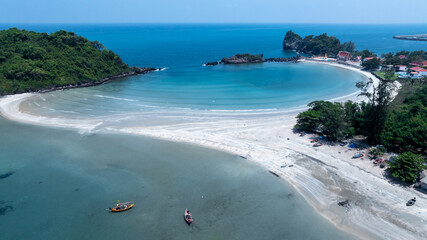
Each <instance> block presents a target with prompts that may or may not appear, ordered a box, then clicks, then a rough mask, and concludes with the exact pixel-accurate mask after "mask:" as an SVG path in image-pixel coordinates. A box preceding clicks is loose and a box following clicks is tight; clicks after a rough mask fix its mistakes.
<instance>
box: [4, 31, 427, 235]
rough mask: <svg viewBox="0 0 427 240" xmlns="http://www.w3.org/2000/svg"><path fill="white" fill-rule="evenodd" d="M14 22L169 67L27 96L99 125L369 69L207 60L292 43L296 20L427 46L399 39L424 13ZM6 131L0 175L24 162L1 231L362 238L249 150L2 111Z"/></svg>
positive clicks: (29, 106) (313, 90)
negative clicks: (399, 18) (13, 118)
mask: <svg viewBox="0 0 427 240" xmlns="http://www.w3.org/2000/svg"><path fill="white" fill-rule="evenodd" d="M9 27H18V28H21V29H22V28H25V29H27V30H33V31H38V32H53V31H57V30H62V29H65V30H68V31H74V32H76V33H77V34H79V35H82V36H84V37H87V38H89V39H90V40H98V41H100V42H101V43H102V44H104V45H105V46H106V47H107V48H108V49H110V50H113V51H114V52H116V53H118V54H119V55H120V56H121V57H122V59H123V60H124V61H125V62H126V63H128V64H129V65H132V66H140V67H148V66H152V67H158V68H166V69H165V70H163V71H158V72H153V73H149V74H146V75H140V76H135V77H130V78H126V79H122V80H118V81H113V82H111V83H108V84H103V85H100V86H96V87H91V88H84V89H72V90H67V91H58V92H51V93H47V94H44V95H39V96H36V97H34V98H32V99H30V100H27V101H25V102H24V103H23V104H22V107H23V109H25V111H27V112H28V113H31V114H36V115H43V116H45V117H48V118H51V119H54V118H55V119H60V120H63V121H66V120H67V119H74V120H76V121H77V122H78V121H80V120H81V121H83V120H88V119H89V120H91V119H92V120H93V119H95V120H96V121H102V122H103V125H100V127H99V129H102V127H107V126H109V125H114V126H115V127H120V126H121V125H126V126H129V125H136V126H141V125H151V124H157V125H158V124H160V125H161V124H167V123H168V121H171V122H175V123H176V122H179V121H183V119H190V118H193V119H192V120H194V119H197V120H200V119H204V120H206V119H208V120H209V119H211V118H216V117H224V116H225V115H227V114H236V112H237V114H240V111H244V112H245V113H247V112H254V113H257V112H259V111H267V112H268V111H274V110H286V109H289V108H294V107H299V106H304V105H306V104H307V103H309V102H310V101H312V100H316V99H331V98H336V97H339V96H342V95H346V94H351V93H353V92H355V91H356V88H355V87H354V84H355V82H357V81H362V80H366V79H365V78H363V77H362V76H360V75H359V74H357V73H355V72H353V71H349V70H346V69H340V68H336V67H331V66H324V65H317V64H310V63H299V64H288V63H267V64H258V65H238V66H234V65H233V66H226V65H219V66H214V67H204V66H202V64H203V63H205V62H208V61H217V60H221V59H222V57H225V56H231V55H234V54H236V53H246V52H249V53H252V54H259V53H264V55H265V56H266V57H290V56H294V55H295V54H296V53H295V52H285V51H282V41H283V37H284V35H285V34H286V32H287V31H288V30H293V31H294V32H296V33H298V34H300V35H303V36H305V35H308V34H321V33H324V32H327V33H328V34H330V35H335V36H337V37H338V38H340V39H341V40H342V41H349V40H351V41H353V42H355V44H356V46H357V48H358V49H365V48H368V49H370V50H373V51H375V52H377V53H385V52H391V51H398V50H403V49H405V50H427V42H414V41H402V40H394V39H392V37H393V36H394V35H398V34H415V33H425V32H427V25H316V24H243V25H235V24H223V25H216V24H150V25H148V24H103V25H94V24H78V25H66V24H65V25H64V24H62V25H61V24H55V25H35V24H0V29H7V28H9ZM159 116H160V117H159ZM248 116H249V115H248ZM243 117H245V116H243ZM153 119H155V120H153ZM159 119H162V120H161V121H160V120H159ZM162 121H164V122H162ZM0 131H1V132H2V134H1V135H0V175H2V174H5V173H13V174H11V175H8V176H7V177H4V178H1V179H0V234H1V235H0V239H2V240H3V239H119V238H123V239H353V236H349V235H348V234H346V233H344V232H342V231H340V230H339V229H337V228H336V227H335V226H334V225H332V224H331V223H330V222H329V221H327V220H326V219H324V218H323V217H321V216H320V215H319V214H318V213H317V212H316V211H315V210H314V209H313V208H312V207H311V206H310V205H309V204H308V203H307V202H306V201H305V200H304V199H303V198H302V197H301V196H300V195H299V194H298V192H297V191H296V190H295V189H293V188H292V187H291V186H289V185H288V184H286V182H284V181H282V180H279V179H277V178H275V177H273V176H272V175H271V174H269V173H268V172H267V171H266V170H265V169H261V168H259V167H258V166H255V165H254V164H251V163H250V162H248V161H246V160H243V159H242V158H240V157H239V156H233V155H230V154H226V153H222V152H218V151H213V150H210V149H205V148H200V147H196V146H192V145H186V144H178V143H170V142H164V141H158V140H154V139H150V138H142V137H137V136H128V135H115V134H106V133H103V132H102V131H95V132H92V133H90V134H87V133H85V134H81V133H79V132H78V131H75V130H67V129H65V130H64V129H57V128H49V127H41V126H29V125H25V124H20V123H14V122H10V121H8V120H5V119H0ZM3 176H6V175H3ZM118 199H120V200H123V201H126V200H133V201H135V202H136V206H135V209H133V210H131V211H128V212H125V213H123V214H118V215H114V214H109V213H108V212H106V211H105V208H108V207H110V206H111V205H113V204H114V203H115V202H116V201H117V200H118ZM185 208H190V209H191V210H192V211H193V214H194V216H195V219H196V222H197V223H196V224H195V225H193V226H192V227H188V226H187V225H186V224H185V223H184V221H183V219H182V212H183V210H184V209H185Z"/></svg>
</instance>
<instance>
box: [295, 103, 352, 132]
mask: <svg viewBox="0 0 427 240" xmlns="http://www.w3.org/2000/svg"><path fill="white" fill-rule="evenodd" d="M308 106H309V107H310V109H309V110H307V111H305V112H302V113H300V114H298V116H297V124H296V125H295V128H297V129H300V130H304V131H317V132H319V133H321V134H323V135H325V136H327V137H328V138H329V139H331V140H337V139H342V138H343V137H344V136H345V134H346V124H345V116H344V115H345V113H344V108H343V106H342V105H341V104H340V103H331V102H327V101H314V102H311V103H310V104H308Z"/></svg>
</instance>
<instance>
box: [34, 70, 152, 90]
mask: <svg viewBox="0 0 427 240" xmlns="http://www.w3.org/2000/svg"><path fill="white" fill-rule="evenodd" d="M157 70H159V69H157V68H152V67H148V68H146V67H143V68H139V67H132V71H130V72H124V73H120V74H117V75H114V76H110V77H106V78H102V79H99V80H98V81H96V82H86V83H85V82H83V83H78V84H70V85H67V86H61V87H52V88H45V89H42V90H39V91H38V92H39V93H46V92H52V91H56V90H65V89H71V88H81V87H91V86H97V85H101V84H103V83H106V82H109V81H112V80H115V79H118V78H124V77H130V76H135V75H140V74H146V73H149V72H152V71H157Z"/></svg>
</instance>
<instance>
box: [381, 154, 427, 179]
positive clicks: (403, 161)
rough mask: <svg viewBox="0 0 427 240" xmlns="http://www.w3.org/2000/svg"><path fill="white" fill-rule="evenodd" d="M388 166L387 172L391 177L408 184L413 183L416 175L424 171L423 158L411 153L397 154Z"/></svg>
mask: <svg viewBox="0 0 427 240" xmlns="http://www.w3.org/2000/svg"><path fill="white" fill-rule="evenodd" d="M389 165H390V168H389V172H390V173H391V175H392V176H393V177H395V178H399V179H401V180H402V181H404V182H408V183H415V181H416V179H417V177H418V174H419V173H420V172H421V171H423V170H424V169H426V166H425V165H424V158H423V157H422V156H421V155H417V154H414V153H411V152H405V153H401V154H399V156H398V157H397V158H396V159H395V160H394V161H390V162H389Z"/></svg>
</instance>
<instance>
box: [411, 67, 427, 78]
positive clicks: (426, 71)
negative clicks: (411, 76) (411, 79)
mask: <svg viewBox="0 0 427 240" xmlns="http://www.w3.org/2000/svg"><path fill="white" fill-rule="evenodd" d="M411 70H412V71H414V72H417V74H419V75H420V76H427V69H424V68H420V67H413V68H411Z"/></svg>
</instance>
